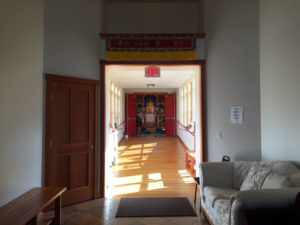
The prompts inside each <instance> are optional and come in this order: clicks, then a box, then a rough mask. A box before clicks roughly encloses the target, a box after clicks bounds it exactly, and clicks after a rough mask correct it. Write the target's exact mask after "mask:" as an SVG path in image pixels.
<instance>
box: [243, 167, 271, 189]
mask: <svg viewBox="0 0 300 225" xmlns="http://www.w3.org/2000/svg"><path fill="white" fill-rule="evenodd" d="M269 173H271V169H269V168H264V167H261V166H253V167H252V168H251V169H250V171H249V173H248V175H247V177H246V178H245V180H244V182H243V184H242V186H241V189H240V190H241V191H244V190H256V189H260V188H261V186H262V184H263V182H264V181H265V178H266V177H267V175H268V174H269Z"/></svg>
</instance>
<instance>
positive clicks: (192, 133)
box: [176, 120, 196, 152]
mask: <svg viewBox="0 0 300 225" xmlns="http://www.w3.org/2000/svg"><path fill="white" fill-rule="evenodd" d="M176 122H177V123H178V124H179V125H180V126H181V127H183V129H182V130H185V131H187V132H188V133H190V134H191V135H193V137H194V152H195V151H196V135H195V133H194V132H192V131H190V130H189V129H187V128H186V127H185V126H184V125H183V124H182V123H180V122H179V121H178V120H176Z"/></svg>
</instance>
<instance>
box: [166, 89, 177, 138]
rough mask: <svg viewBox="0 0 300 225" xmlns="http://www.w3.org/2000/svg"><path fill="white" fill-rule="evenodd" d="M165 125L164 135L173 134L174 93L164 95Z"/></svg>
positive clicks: (174, 130) (174, 131) (174, 121)
mask: <svg viewBox="0 0 300 225" xmlns="http://www.w3.org/2000/svg"><path fill="white" fill-rule="evenodd" d="M165 105H166V106H165V107H166V111H165V116H166V118H165V126H166V135H167V136H175V135H176V95H175V94H169V95H168V96H167V97H166V103H165Z"/></svg>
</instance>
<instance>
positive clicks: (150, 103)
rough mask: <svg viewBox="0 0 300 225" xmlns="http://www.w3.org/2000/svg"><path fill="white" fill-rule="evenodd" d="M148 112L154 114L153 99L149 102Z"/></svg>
mask: <svg viewBox="0 0 300 225" xmlns="http://www.w3.org/2000/svg"><path fill="white" fill-rule="evenodd" d="M146 111H147V113H154V103H153V101H152V100H151V99H150V100H149V101H148V102H147V107H146Z"/></svg>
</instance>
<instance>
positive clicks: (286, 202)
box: [229, 187, 300, 225]
mask: <svg viewBox="0 0 300 225" xmlns="http://www.w3.org/2000/svg"><path fill="white" fill-rule="evenodd" d="M299 192H300V187H297V188H284V189H260V190H248V191H240V192H239V193H237V194H235V195H233V196H232V197H231V215H230V223H229V224H231V225H242V224H243V218H242V217H243V210H248V209H264V208H265V209H278V208H290V207H293V206H294V204H295V199H296V196H297V194H298V193H299Z"/></svg>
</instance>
